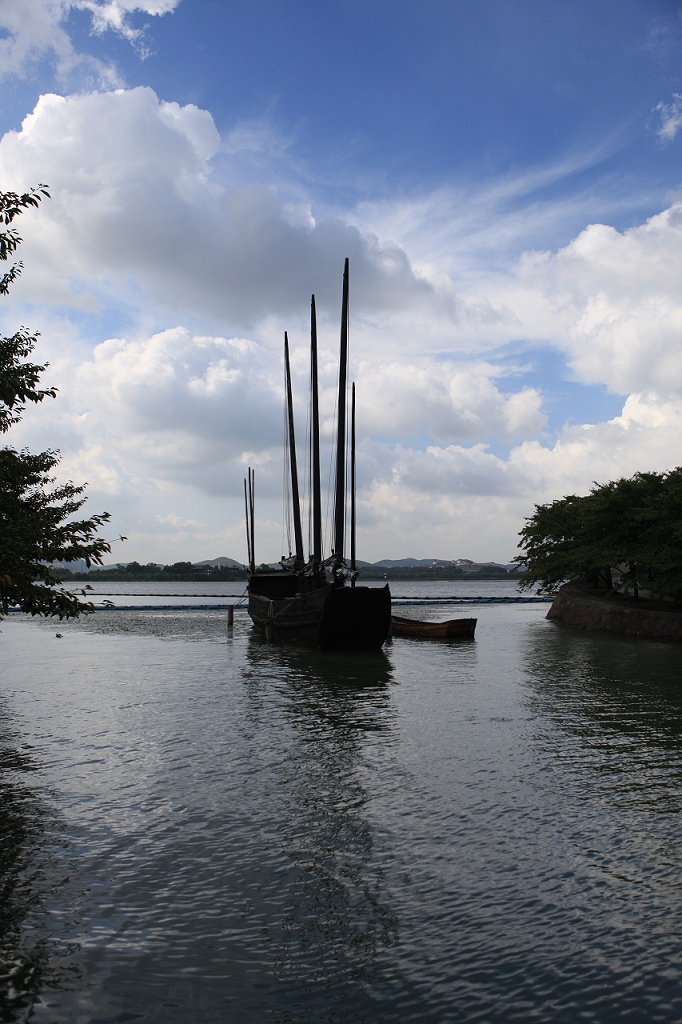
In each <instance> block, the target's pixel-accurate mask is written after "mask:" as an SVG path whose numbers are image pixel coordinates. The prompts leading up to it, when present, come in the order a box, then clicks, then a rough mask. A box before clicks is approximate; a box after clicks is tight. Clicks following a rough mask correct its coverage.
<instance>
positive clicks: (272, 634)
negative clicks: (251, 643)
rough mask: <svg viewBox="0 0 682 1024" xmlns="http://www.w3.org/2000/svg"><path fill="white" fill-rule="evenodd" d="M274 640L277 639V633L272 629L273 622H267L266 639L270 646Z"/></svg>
mask: <svg viewBox="0 0 682 1024" xmlns="http://www.w3.org/2000/svg"><path fill="white" fill-rule="evenodd" d="M274 638H275V631H274V629H273V628H272V622H266V623H265V639H266V640H267V642H268V643H269V644H271V643H272V641H273V640H274Z"/></svg>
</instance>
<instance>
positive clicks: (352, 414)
mask: <svg viewBox="0 0 682 1024" xmlns="http://www.w3.org/2000/svg"><path fill="white" fill-rule="evenodd" d="M355 576H356V568H355V381H353V384H352V390H351V405H350V585H351V587H354V586H355Z"/></svg>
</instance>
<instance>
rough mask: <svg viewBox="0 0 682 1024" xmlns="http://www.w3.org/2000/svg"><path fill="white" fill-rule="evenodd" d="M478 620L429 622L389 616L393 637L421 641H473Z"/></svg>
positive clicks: (400, 616)
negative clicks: (411, 638)
mask: <svg viewBox="0 0 682 1024" xmlns="http://www.w3.org/2000/svg"><path fill="white" fill-rule="evenodd" d="M477 622H478V619H445V620H443V621H442V622H429V621H428V620H427V619H409V618H407V617H406V616H402V615H392V616H391V633H392V634H393V636H409V637H414V638H415V639H422V640H473V638H474V633H475V632H476V623H477Z"/></svg>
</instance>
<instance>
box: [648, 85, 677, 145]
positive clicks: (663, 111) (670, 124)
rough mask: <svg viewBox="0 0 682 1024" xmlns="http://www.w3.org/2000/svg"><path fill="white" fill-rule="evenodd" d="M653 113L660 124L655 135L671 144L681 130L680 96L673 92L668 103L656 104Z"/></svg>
mask: <svg viewBox="0 0 682 1024" xmlns="http://www.w3.org/2000/svg"><path fill="white" fill-rule="evenodd" d="M654 111H655V112H656V113H657V114H658V115H659V117H660V122H661V123H660V125H659V127H658V129H657V132H656V134H657V135H658V137H659V139H662V140H663V141H664V142H672V140H673V139H674V138H675V136H676V135H677V133H678V132H679V130H680V128H682V95H680V93H679V92H674V93H673V96H672V99H671V101H670V103H657V104H656V106H655V107H654Z"/></svg>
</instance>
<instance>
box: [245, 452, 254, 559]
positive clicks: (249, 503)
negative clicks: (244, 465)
mask: <svg viewBox="0 0 682 1024" xmlns="http://www.w3.org/2000/svg"><path fill="white" fill-rule="evenodd" d="M255 497H256V471H255V470H253V469H251V467H250V466H249V485H248V491H247V486H246V480H245V481H244V505H245V506H246V550H247V554H248V557H249V572H250V573H255V571H256V548H255V540H256V535H255V525H254V504H255Z"/></svg>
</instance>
